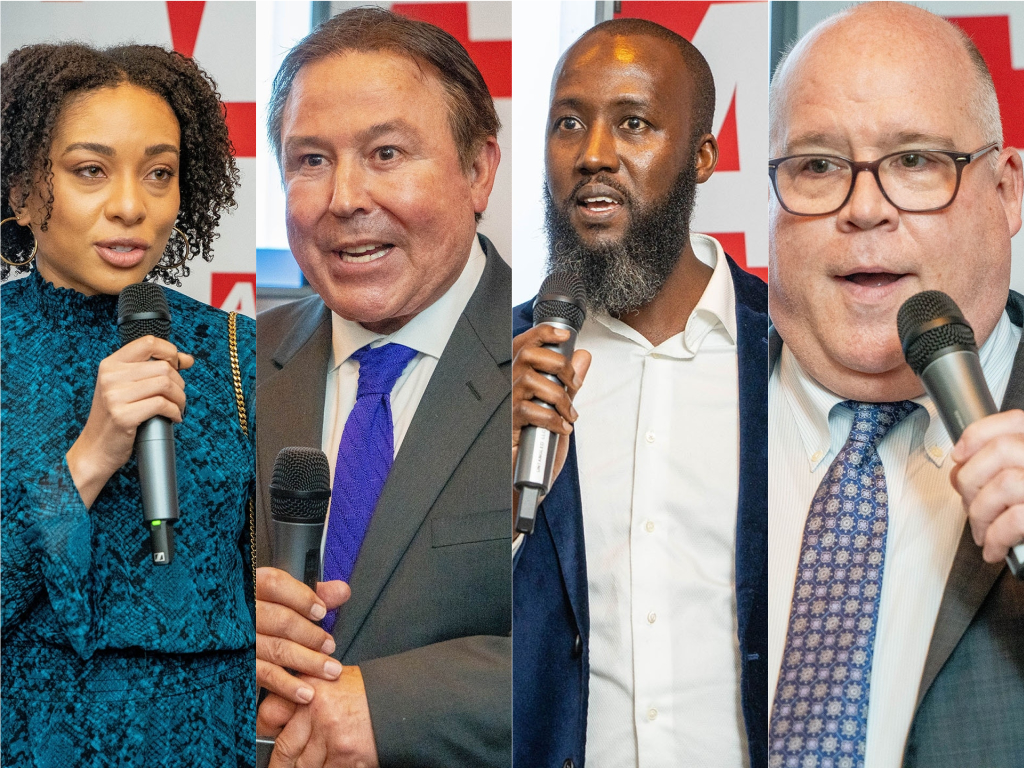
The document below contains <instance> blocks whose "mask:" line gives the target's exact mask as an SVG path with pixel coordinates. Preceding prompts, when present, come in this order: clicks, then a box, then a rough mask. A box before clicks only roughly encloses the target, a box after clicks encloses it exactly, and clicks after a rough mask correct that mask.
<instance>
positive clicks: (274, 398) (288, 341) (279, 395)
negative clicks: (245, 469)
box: [256, 299, 331, 562]
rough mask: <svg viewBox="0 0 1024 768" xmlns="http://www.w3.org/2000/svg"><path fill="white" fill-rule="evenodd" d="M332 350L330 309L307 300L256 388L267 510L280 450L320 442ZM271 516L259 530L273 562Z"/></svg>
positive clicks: (264, 518)
mask: <svg viewBox="0 0 1024 768" xmlns="http://www.w3.org/2000/svg"><path fill="white" fill-rule="evenodd" d="M330 355H331V313H330V311H328V309H327V307H325V306H324V304H323V302H321V301H319V299H317V300H315V301H313V300H308V304H307V306H305V307H303V308H302V310H301V314H300V316H299V317H298V318H297V320H296V322H295V323H294V327H293V330H292V331H291V332H290V333H288V335H287V336H285V338H284V339H282V341H281V343H280V344H279V345H278V348H277V350H276V351H275V352H274V356H273V365H274V368H275V369H277V370H276V371H271V373H270V374H269V375H267V376H266V377H265V378H264V380H263V381H261V382H259V385H258V387H257V402H258V403H259V420H258V422H257V428H256V429H257V455H258V456H259V463H260V467H259V469H260V477H261V478H263V482H262V488H261V489H260V493H261V494H262V495H263V509H265V510H268V511H269V510H270V495H269V494H270V491H269V487H268V486H269V483H270V478H271V477H273V473H274V461H275V459H276V458H277V454H278V451H280V450H281V449H282V448H286V447H291V446H306V447H310V448H320V446H321V443H322V437H321V435H322V432H323V409H324V394H325V391H326V387H327V365H328V361H329V360H330ZM268 519H269V514H265V515H262V516H261V527H260V530H259V532H258V535H257V540H258V542H259V548H260V550H263V552H262V553H261V560H260V561H261V562H271V557H270V553H271V543H272V542H273V536H271V534H270V530H269V527H268V525H269V523H268V522H267V520H268ZM263 542H266V543H265V544H263ZM264 548H265V549H264ZM262 555H265V559H264V558H263V557H262Z"/></svg>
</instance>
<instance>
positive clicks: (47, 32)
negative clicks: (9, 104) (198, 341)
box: [0, 2, 258, 317]
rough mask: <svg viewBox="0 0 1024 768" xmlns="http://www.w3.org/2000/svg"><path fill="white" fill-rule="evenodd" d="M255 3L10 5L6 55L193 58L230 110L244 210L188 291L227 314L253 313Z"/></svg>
mask: <svg viewBox="0 0 1024 768" xmlns="http://www.w3.org/2000/svg"><path fill="white" fill-rule="evenodd" d="M255 11H256V3H253V2H206V3H203V2H189V3H184V2H171V3H167V2H87V3H86V2H61V3H46V2H4V3H2V4H0V56H2V57H3V58H4V59H6V58H7V54H8V53H10V52H11V51H12V50H14V49H15V48H19V47H21V46H23V45H28V44H30V43H43V42H61V41H80V42H85V43H89V44H91V45H96V46H100V47H103V46H111V45H118V44H121V43H128V42H134V43H148V44H156V45H162V46H164V47H166V48H174V49H176V50H178V51H179V52H181V53H183V54H184V55H186V56H193V57H194V58H195V59H196V61H197V62H198V63H199V64H200V66H202V67H203V69H205V70H206V71H207V72H208V73H209V74H210V75H211V76H212V77H213V79H214V80H215V81H216V83H217V88H218V90H219V91H220V95H221V98H222V99H223V100H224V103H225V104H226V105H227V109H228V125H229V128H230V130H231V140H232V142H233V143H234V145H235V150H236V160H237V162H238V168H239V171H240V173H241V177H242V185H241V187H240V188H239V189H238V190H237V191H236V192H235V199H236V200H237V201H238V208H237V209H235V210H234V211H232V212H230V213H229V214H227V215H225V216H223V217H222V218H221V224H220V229H219V232H220V238H219V239H218V240H216V241H215V242H214V254H215V258H214V260H213V261H212V262H211V263H207V262H205V261H203V260H202V259H193V260H192V261H191V263H190V266H191V269H192V274H191V275H190V276H189V277H188V278H187V279H186V280H183V281H182V289H181V290H182V291H183V292H184V293H187V294H188V295H189V296H192V297H193V298H196V299H199V300H200V301H205V302H207V303H211V304H214V305H216V306H219V307H221V308H222V309H228V310H232V309H233V310H237V311H239V312H242V313H244V314H247V315H250V316H253V317H254V316H255V314H256V295H255V283H256V281H255V271H256V266H255V264H256V262H255V253H256V237H255V226H254V224H255V219H256V209H257V204H258V196H257V194H256V185H255V183H254V176H255V172H256V157H255V155H256V145H255V138H256V103H255V102H256V87H255V86H256V77H255V52H254V51H253V49H252V45H251V43H252V40H253V38H254V36H255V29H256V12H255Z"/></svg>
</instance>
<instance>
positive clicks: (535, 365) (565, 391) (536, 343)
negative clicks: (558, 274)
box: [512, 325, 591, 508]
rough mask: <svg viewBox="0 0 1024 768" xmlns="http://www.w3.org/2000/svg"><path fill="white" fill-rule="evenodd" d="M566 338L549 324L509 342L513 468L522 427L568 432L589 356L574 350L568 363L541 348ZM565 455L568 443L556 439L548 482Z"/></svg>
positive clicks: (560, 466) (572, 421) (559, 466)
mask: <svg viewBox="0 0 1024 768" xmlns="http://www.w3.org/2000/svg"><path fill="white" fill-rule="evenodd" d="M568 338H569V332H568V331H564V330H562V329H561V328H555V327H553V326H550V325H538V326H535V327H534V328H531V329H530V330H528V331H525V332H524V333H521V334H520V335H519V336H516V337H515V338H514V339H513V340H512V353H513V355H514V359H513V361H512V465H513V466H515V463H516V457H517V455H518V452H519V433H520V432H521V431H522V429H523V427H525V426H528V425H531V424H532V425H533V426H537V427H543V428H544V429H548V430H550V431H552V432H554V433H556V434H559V435H564V436H568V435H569V433H570V432H572V425H573V424H574V423H575V421H576V418H577V415H578V414H577V413H576V409H575V408H573V406H572V400H573V398H574V397H575V396H576V392H577V391H578V390H579V388H580V386H582V384H583V379H584V378H585V377H586V375H587V370H589V368H590V361H591V358H590V353H589V352H587V351H585V350H582V349H577V350H576V352H574V353H573V356H572V361H571V362H570V361H569V360H567V359H566V358H565V357H564V356H563V355H560V354H558V352H555V351H554V350H552V349H545V348H544V347H543V345H544V344H558V343H561V342H563V341H566V340H567V339H568ZM545 373H550V374H553V375H555V376H557V377H558V379H559V381H560V382H561V385H559V384H556V383H555V382H553V381H550V380H549V379H547V378H545V377H544V376H543V374H545ZM563 385H564V386H563ZM534 398H536V399H538V400H541V401H543V402H545V403H548V404H550V405H552V406H554V410H552V409H551V408H545V407H544V406H542V405H539V404H538V403H534V402H531V401H532V400H533V399H534ZM568 455H569V441H568V440H559V441H558V452H557V453H556V454H555V466H554V469H553V471H552V473H551V482H552V483H553V482H554V481H555V478H556V477H558V473H559V472H561V471H562V466H563V465H564V464H565V458H566V456H568ZM516 506H518V499H516V500H514V501H513V508H515V507H516Z"/></svg>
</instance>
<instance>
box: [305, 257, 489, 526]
mask: <svg viewBox="0 0 1024 768" xmlns="http://www.w3.org/2000/svg"><path fill="white" fill-rule="evenodd" d="M486 263H487V257H486V256H485V255H484V252H483V249H482V248H481V247H480V241H479V239H478V238H476V237H474V238H473V247H472V250H471V251H470V254H469V260H468V261H467V262H466V266H465V267H463V269H462V273H461V274H460V275H459V277H458V279H457V280H456V281H455V282H454V283H453V284H452V287H451V288H449V289H448V290H447V291H446V292H445V293H444V295H443V296H441V298H439V299H438V300H437V301H435V302H434V303H433V304H431V305H430V306H429V307H427V308H426V309H424V310H423V311H422V312H420V313H419V314H418V315H416V316H415V317H414V318H413V319H412V320H410V321H409V322H408V323H406V324H405V325H403V326H402V327H401V328H399V329H398V330H397V331H395V332H394V333H392V334H390V335H387V336H384V335H382V334H379V333H374V332H373V331H370V330H367V329H366V328H364V327H363V326H361V325H360V324H359V323H356V322H353V321H351V320H345V319H343V318H341V317H339V316H338V315H337V314H335V313H333V312H332V313H331V359H330V362H329V364H328V369H327V391H326V394H325V397H324V422H323V441H322V444H323V450H324V453H325V454H327V461H328V462H329V463H330V465H331V483H332V485H333V483H334V468H335V465H336V464H337V462H338V446H340V445H341V435H342V432H343V431H344V429H345V422H346V421H347V420H348V415H349V413H350V412H351V411H352V408H353V407H354V406H355V404H356V392H357V391H358V388H359V363H358V362H356V361H355V360H350V359H349V358H350V357H351V356H352V353H353V352H355V351H357V350H359V349H362V348H363V347H365V346H366V345H367V344H371V345H372V346H374V347H379V346H381V345H383V344H391V343H394V344H402V345H404V346H406V347H409V348H410V349H415V350H416V356H415V357H414V358H413V359H412V360H411V361H410V362H409V364H408V365H406V366H405V370H404V371H402V375H401V376H400V377H399V378H398V381H396V382H395V386H394V388H393V389H392V390H391V414H392V418H393V419H394V427H395V455H396V456H397V455H398V451H399V449H400V448H401V447H402V441H403V440H404V439H405V433H406V432H407V431H408V430H409V424H410V423H411V422H412V417H413V416H414V415H415V413H416V408H417V407H419V404H420V399H421V398H422V397H423V393H424V391H425V390H426V389H427V384H429V383H430V377H431V376H432V375H433V373H434V369H435V368H436V367H437V361H438V360H439V359H440V358H441V353H442V352H444V348H445V346H447V344H448V339H449V338H450V337H451V335H452V331H453V330H455V325H456V323H458V321H459V317H460V316H461V315H462V312H463V310H464V309H465V308H466V304H468V303H469V299H470V297H472V295H473V292H474V291H475V290H476V287H477V284H478V283H479V282H480V276H481V275H482V274H483V273H484V265H485V264H486ZM328 517H329V516H328ZM326 537H327V526H326V525H325V526H324V540H325V541H326Z"/></svg>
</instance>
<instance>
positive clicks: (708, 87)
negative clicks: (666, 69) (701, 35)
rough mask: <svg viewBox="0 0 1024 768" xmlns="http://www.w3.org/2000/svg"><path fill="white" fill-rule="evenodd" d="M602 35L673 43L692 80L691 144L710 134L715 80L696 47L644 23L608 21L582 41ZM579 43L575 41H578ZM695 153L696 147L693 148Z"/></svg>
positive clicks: (713, 116) (659, 27)
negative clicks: (647, 38) (600, 33)
mask: <svg viewBox="0 0 1024 768" xmlns="http://www.w3.org/2000/svg"><path fill="white" fill-rule="evenodd" d="M596 32H604V33H606V34H609V35H646V36H647V37H654V38H657V39H659V40H665V41H666V42H669V43H672V45H674V46H675V47H676V49H677V50H678V51H679V53H680V54H681V55H682V57H683V63H685V64H686V71H687V72H689V73H690V77H691V78H693V104H692V105H691V106H690V120H691V121H692V126H691V129H690V141H691V143H692V144H696V142H697V141H698V140H699V139H700V137H701V136H703V135H704V134H706V133H711V127H712V124H713V122H714V119H715V78H714V75H712V74H711V67H709V66H708V62H707V59H705V58H704V55H703V54H702V53H701V52H700V51H698V50H697V47H696V46H695V45H694V44H693V43H691V42H690V41H689V40H687V39H686V38H685V37H683V36H682V35H679V34H676V33H675V32H673V31H672V30H671V29H667V28H666V27H663V26H661V25H660V24H655V23H654V22H653V21H648V20H647V19H610V20H608V21H603V22H601V23H600V24H597V25H595V26H593V27H591V28H590V29H588V30H587V31H586V32H585V33H584V34H583V35H582V36H581V37H580V40H583V39H584V38H586V37H589V36H590V35H592V34H594V33H596ZM577 42H578V41H577ZM694 149H696V147H694Z"/></svg>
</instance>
